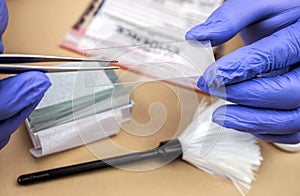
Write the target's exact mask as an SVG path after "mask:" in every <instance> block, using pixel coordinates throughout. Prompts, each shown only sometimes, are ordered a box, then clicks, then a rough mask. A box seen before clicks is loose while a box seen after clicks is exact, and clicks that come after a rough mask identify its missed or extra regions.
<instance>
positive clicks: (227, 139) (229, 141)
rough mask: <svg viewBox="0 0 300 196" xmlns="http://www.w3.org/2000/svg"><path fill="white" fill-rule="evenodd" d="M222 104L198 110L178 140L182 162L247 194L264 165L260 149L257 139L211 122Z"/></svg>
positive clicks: (218, 103)
mask: <svg viewBox="0 0 300 196" xmlns="http://www.w3.org/2000/svg"><path fill="white" fill-rule="evenodd" d="M220 104H221V103H220V102H217V103H215V104H213V105H212V106H210V107H208V108H205V109H203V108H202V109H199V110H198V112H197V113H196V114H195V117H194V120H193V121H192V122H191V124H190V125H189V126H188V127H187V128H186V130H185V131H184V132H183V133H182V134H181V135H180V136H179V140H180V142H181V145H182V149H183V156H182V159H183V160H185V161H187V162H189V163H191V164H193V165H194V166H196V167H197V168H199V169H201V170H204V171H205V172H208V173H210V174H214V175H216V176H220V177H224V178H228V179H230V180H231V181H232V182H233V183H234V185H235V186H236V187H237V188H238V189H239V191H240V192H241V193H242V194H244V193H246V192H247V191H248V190H249V189H250V188H251V186H250V184H251V182H252V181H253V180H254V179H255V171H256V170H257V169H258V168H259V166H260V163H261V161H262V156H261V153H260V148H259V146H258V145H257V143H256V139H255V138H254V136H252V135H250V134H247V133H242V132H238V131H235V130H232V129H227V128H223V127H221V126H219V125H217V124H215V123H213V122H211V115H212V111H213V110H214V108H216V107H217V106H219V105H220Z"/></svg>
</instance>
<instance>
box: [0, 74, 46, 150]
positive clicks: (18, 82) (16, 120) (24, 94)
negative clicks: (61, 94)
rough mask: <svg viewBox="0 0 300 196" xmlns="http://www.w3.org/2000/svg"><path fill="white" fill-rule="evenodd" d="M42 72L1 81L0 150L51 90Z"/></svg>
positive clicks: (19, 75)
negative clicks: (48, 90) (45, 93)
mask: <svg viewBox="0 0 300 196" xmlns="http://www.w3.org/2000/svg"><path fill="white" fill-rule="evenodd" d="M49 86H50V82H49V79H48V77H47V76H46V75H45V74H44V73H41V72H26V73H22V74H18V75H16V76H13V77H9V78H6V79H3V80H1V81H0V100H1V102H0V149H1V148H3V147H4V146H5V145H6V144H7V142H8V140H9V138H10V135H11V134H12V133H13V132H14V131H15V130H16V129H17V128H18V127H19V126H20V125H21V124H22V123H23V122H24V120H25V119H26V118H27V117H28V116H29V115H30V113H31V112H32V111H33V110H34V108H35V107H36V106H37V105H38V103H39V102H40V100H41V99H42V97H43V95H44V92H45V91H46V90H47V89H48V88H49Z"/></svg>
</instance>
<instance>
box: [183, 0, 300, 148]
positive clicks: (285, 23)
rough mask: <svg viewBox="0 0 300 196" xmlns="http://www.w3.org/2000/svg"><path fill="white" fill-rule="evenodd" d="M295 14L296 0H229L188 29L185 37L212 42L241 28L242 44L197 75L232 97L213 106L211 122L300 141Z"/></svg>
mask: <svg viewBox="0 0 300 196" xmlns="http://www.w3.org/2000/svg"><path fill="white" fill-rule="evenodd" d="M299 18H300V1H288V0H275V1H259V0H248V1H246V0H228V1H226V2H225V3H224V4H223V5H222V6H221V7H220V8H219V9H217V10H216V11H215V12H214V13H213V14H212V15H211V16H210V17H209V18H208V20H207V21H206V22H205V23H203V24H200V25H198V26H196V27H194V28H192V29H191V30H190V31H189V32H187V34H186V39H197V40H208V39H209V40H211V41H212V44H213V45H219V44H221V43H224V42H226V41H227V40H229V39H230V38H232V37H233V36H234V35H236V34H237V33H239V32H241V36H242V38H243V39H244V41H245V44H246V46H245V47H243V48H240V49H238V50H236V51H234V52H232V53H231V54H229V55H226V56H225V57H223V58H221V59H220V60H218V61H216V63H214V64H213V65H211V66H209V68H208V69H207V70H206V71H205V73H204V74H203V76H201V77H200V79H199V81H198V87H199V88H201V89H202V90H203V91H205V92H208V93H210V94H212V95H216V96H218V97H221V98H223V99H226V100H229V101H231V102H234V103H236V105H228V106H221V107H220V108H218V109H216V111H215V112H214V113H213V121H214V122H216V123H218V124H220V125H223V126H225V127H228V128H233V129H236V130H239V131H243V132H249V133H251V134H253V135H255V136H257V137H259V138H261V139H264V140H267V141H272V142H279V143H290V144H293V143H298V142H300V92H299V91H300V67H299V66H298V65H299V62H300V20H299ZM274 70H277V71H274ZM278 70H279V71H278ZM270 72H271V73H272V75H271V74H269V76H268V77H257V76H258V75H265V76H266V75H268V73H270Z"/></svg>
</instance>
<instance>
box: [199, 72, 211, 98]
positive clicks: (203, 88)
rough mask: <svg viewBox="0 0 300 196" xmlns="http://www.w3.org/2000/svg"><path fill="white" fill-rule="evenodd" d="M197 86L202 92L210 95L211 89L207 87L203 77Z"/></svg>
mask: <svg viewBox="0 0 300 196" xmlns="http://www.w3.org/2000/svg"><path fill="white" fill-rule="evenodd" d="M197 86H198V88H200V89H201V90H202V91H204V92H205V93H208V94H209V89H208V87H207V85H206V81H205V79H204V77H203V76H201V77H200V78H199V80H198V82H197Z"/></svg>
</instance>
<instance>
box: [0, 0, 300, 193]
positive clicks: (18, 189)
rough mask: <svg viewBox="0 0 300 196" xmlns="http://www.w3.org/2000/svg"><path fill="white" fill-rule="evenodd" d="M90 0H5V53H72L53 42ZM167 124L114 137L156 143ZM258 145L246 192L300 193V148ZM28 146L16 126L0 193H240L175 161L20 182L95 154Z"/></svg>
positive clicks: (0, 166)
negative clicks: (140, 135) (38, 151)
mask: <svg viewBox="0 0 300 196" xmlns="http://www.w3.org/2000/svg"><path fill="white" fill-rule="evenodd" d="M89 1H90V0H51V1H50V0H9V1H7V4H8V8H9V14H10V21H9V26H8V29H7V31H6V33H5V36H4V45H5V52H6V53H39V54H51V55H72V56H76V54H74V53H71V52H69V51H67V50H64V49H61V48H59V46H58V44H59V42H60V40H61V39H62V38H63V36H64V35H65V33H66V32H67V31H68V30H69V29H70V27H71V26H72V24H73V23H74V22H75V21H76V20H77V18H78V17H79V16H80V14H81V13H82V12H83V10H84V9H85V7H86V6H87V4H88V3H89ZM240 45H241V44H240V40H239V39H238V38H236V39H234V40H233V41H231V42H229V43H228V44H227V45H226V47H227V48H226V52H228V51H231V50H233V49H234V48H236V47H239V46H240ZM163 88H164V87H158V88H154V89H153V90H154V91H158V92H159V91H160V90H161V91H162V92H165V94H163V97H164V98H163V99H165V100H168V101H169V100H173V98H172V99H170V95H171V94H169V92H168V91H163ZM183 91H184V90H183ZM185 93H188V92H185ZM137 96H138V95H137ZM142 98H143V97H140V98H138V97H137V100H138V101H137V104H140V105H143V104H144V103H145V102H146V101H145V100H144V99H142ZM173 101H174V100H173ZM175 102H176V101H175ZM170 104H171V105H170V108H171V109H172V107H171V106H172V103H170ZM175 109H176V108H175ZM175 109H174V110H173V112H174V115H173V116H171V117H169V118H171V119H168V120H170V121H172V122H176V119H177V118H178V116H176V110H175ZM137 112H138V111H137ZM172 128H173V127H172V124H167V125H166V127H165V130H166V132H165V133H163V134H158V135H154V136H153V137H152V138H150V139H149V140H146V139H145V140H143V141H142V142H141V141H139V142H137V141H135V140H134V139H132V138H131V137H130V136H129V135H128V134H127V133H123V132H121V133H120V134H119V135H118V136H117V137H115V138H114V140H116V141H119V142H120V143H122V144H124V145H127V146H128V147H129V148H133V149H135V150H141V149H146V148H150V147H153V146H155V143H156V141H160V140H164V139H168V138H169V137H170V136H172V131H171V130H172ZM168 131H170V133H169V132H168ZM260 146H261V150H262V154H263V157H264V161H263V163H262V166H261V168H260V169H259V171H258V173H257V179H256V181H255V182H254V183H253V184H252V189H251V191H250V192H249V194H248V195H300V186H299V182H300V153H298V154H297V153H295V154H290V153H285V152H282V151H280V150H278V149H276V148H275V147H273V146H272V145H270V144H268V143H265V142H260ZM30 147H31V142H30V140H29V137H28V135H27V133H26V130H25V127H24V126H21V127H20V128H19V129H18V130H17V131H16V133H15V134H14V135H13V137H12V139H11V141H10V143H9V144H8V145H7V146H6V147H5V148H4V149H3V150H2V151H1V152H0V175H1V177H0V186H1V189H0V195H239V192H238V191H237V190H236V189H235V188H234V186H233V185H232V184H231V183H230V182H229V181H227V180H224V179H219V178H217V177H214V176H211V175H209V174H206V173H204V172H202V171H199V170H197V169H196V168H194V167H193V166H191V165H189V164H187V163H185V162H183V161H180V160H177V161H174V162H173V163H171V164H169V165H167V166H164V167H162V168H159V169H155V170H150V171H145V172H129V171H124V170H118V169H109V170H104V171H98V172H92V173H86V174H83V175H79V176H74V177H68V178H63V179H59V180H55V181H51V182H46V183H40V184H35V185H31V186H19V185H17V183H16V179H17V177H18V176H19V175H20V174H24V173H28V172H33V171H38V170H44V169H48V168H53V167H59V166H64V165H69V164H74V163H79V162H84V161H89V160H94V159H96V158H95V157H94V156H93V155H92V153H90V152H89V151H88V149H87V148H86V147H80V148H77V149H73V150H70V151H67V152H63V153H59V154H55V155H51V156H47V157H45V158H40V159H36V158H33V157H32V156H31V154H30V153H29V151H28V149H29V148H30Z"/></svg>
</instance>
